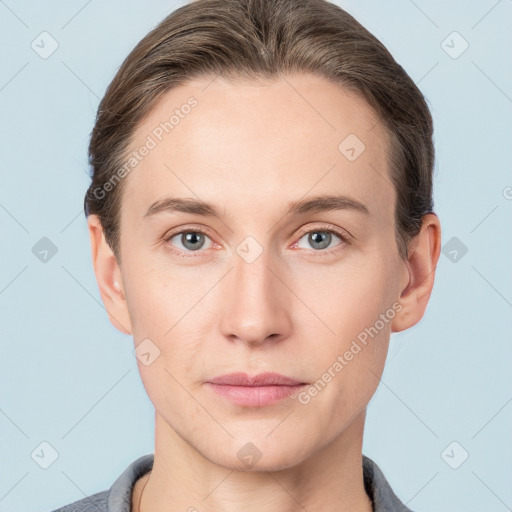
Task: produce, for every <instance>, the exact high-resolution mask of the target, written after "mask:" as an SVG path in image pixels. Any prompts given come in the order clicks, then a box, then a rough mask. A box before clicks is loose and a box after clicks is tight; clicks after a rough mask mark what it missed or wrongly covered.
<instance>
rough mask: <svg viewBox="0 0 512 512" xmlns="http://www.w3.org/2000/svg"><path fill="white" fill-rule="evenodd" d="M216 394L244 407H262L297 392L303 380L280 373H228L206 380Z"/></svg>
mask: <svg viewBox="0 0 512 512" xmlns="http://www.w3.org/2000/svg"><path fill="white" fill-rule="evenodd" d="M206 384H207V386H208V387H209V388H211V389H212V390H213V391H215V392H216V393H217V394H219V395H221V396H223V397H224V398H227V399H228V400H230V401H231V402H233V403H235V404H237V405H240V406H244V407H263V406H266V405H270V404H273V403H276V402H279V401H280V400H282V399H284V398H287V397H290V396H291V395H293V394H295V393H298V392H299V391H300V389H301V388H302V387H303V386H306V383H305V382H301V381H298V380H296V379H292V378H291V377H286V376H284V375H280V374H279V373H271V372H267V373H260V374H259V375H254V376H252V377H251V376H249V375H247V374H246V373H241V372H238V373H229V374H226V375H221V376H219V377H215V378H214V379H211V380H209V381H208V382H206Z"/></svg>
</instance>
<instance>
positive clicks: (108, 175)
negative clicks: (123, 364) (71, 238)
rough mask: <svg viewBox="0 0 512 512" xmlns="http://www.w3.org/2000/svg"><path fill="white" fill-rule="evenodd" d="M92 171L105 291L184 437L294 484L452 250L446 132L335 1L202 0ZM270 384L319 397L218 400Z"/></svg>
mask: <svg viewBox="0 0 512 512" xmlns="http://www.w3.org/2000/svg"><path fill="white" fill-rule="evenodd" d="M89 155H90V163H91V166H92V169H93V177H92V183H91V185H90V187H89V189H88V191H87V194H86V197H85V211H86V214H87V216H88V223H89V230H90V235H91V244H92V253H93V262H94V267H95V272H96V276H97V279H98V284H99V287H100V293H101V295H102V299H103V301H104V303H105V307H106V309H107V311H108V314H109V316H110V319H111V321H112V323H113V324H114V325H115V326H116V327H117V328H118V329H120V330H121V331H123V332H125V333H127V334H131V335H133V338H134V342H135V345H136V346H137V347H138V346H139V345H140V346H141V347H142V348H143V350H144V351H147V352H149V353H150V354H152V355H151V356H149V358H146V361H144V362H143V361H141V360H138V366H139V370H140V373H141V378H142V380H143V383H144V386H145V388H146V390H147V392H148V395H149V398H150V399H151V400H152V402H153V404H154V405H155V409H156V413H157V415H158V416H159V417H160V418H161V419H162V420H163V421H164V422H165V423H166V424H167V425H168V426H169V427H170V429H171V430H172V431H173V432H175V433H177V435H179V436H180V437H182V438H183V439H185V440H187V441H188V442H189V444H190V445H192V446H193V447H195V448H196V449H197V450H198V452H199V453H201V454H202V455H204V456H205V457H206V458H207V459H208V460H210V461H213V462H216V463H219V464H221V465H225V466H229V467H240V466H243V464H242V462H241V461H240V459H239V457H237V452H238V450H239V449H240V448H241V447H242V446H244V445H245V443H247V442H252V443H253V445H255V446H256V447H257V448H258V450H260V452H261V453H262V454H263V457H262V459H261V461H260V462H258V464H257V465H256V466H255V469H259V468H267V469H268V468H277V467H280V468H284V467H290V466H293V465H296V464H298V463H300V462H301V461H302V460H305V459H306V458H307V457H308V456H311V455H313V454H314V453H315V452H318V451H319V450H320V449H322V448H324V447H325V446H327V445H328V444H329V443H330V442H332V441H334V440H335V439H338V438H339V437H340V436H341V435H342V434H343V433H344V432H345V431H347V432H348V431H349V427H350V426H351V425H352V424H353V423H354V422H355V421H356V420H357V419H358V418H361V417H364V411H365V408H366V406H367V404H368V402H369V400H370V398H371V396H372V395H373V393H374V392H375V389H376V387H377V385H378V381H379V377H380V375H381V373H382V371H383V367H384V364H385V359H386V354H387V348H388V343H389V337H390V334H391V333H392V332H397V331H401V330H404V329H407V328H409V327H411V326H412V325H414V324H416V323H417V322H418V321H419V320H420V319H421V317H422V316H423V314H424V311H425V308H426V305H427V302H428V299H429V297H430V293H431V290H432V286H433V279H434V274H435V266H436V263H437V259H438V257H439V248H440V243H439V242H440V226H439V221H438V219H437V217H436V215H435V214H434V213H433V201H432V173H433V165H434V150H433V142H432V119H431V116H430V113H429V110H428V107H427V105H426V103H425V100H424V98H423V96H422V94H421V92H420V91H419V90H418V88H417V87H416V86H415V84H414V83H413V82H412V80H411V79H410V77H409V76H408V75H407V74H406V73H405V71H404V70H403V68H402V67H401V66H400V65H399V64H397V63H396V62H395V60H394V59H393V57H392V56H391V55H390V53H389V52H388V51H387V50H386V48H385V47H384V46H383V45H382V44H381V43H380V42H379V41H378V40H377V39H376V38H375V37H374V36H373V35H371V34H370V33H369V32H368V31H367V30H366V29H365V28H364V27H362V26H361V25H360V24H359V23H358V22H357V21H356V20H355V19H354V18H353V17H351V16H350V15H349V14H348V13H346V12H345V11H343V10H342V9H340V8H339V7H337V6H336V5H334V4H331V3H328V2H326V1H324V0H280V1H277V2H276V1H272V2H270V1H266V0H198V1H195V2H192V3H190V4H188V5H185V6H183V7H181V8H179V9H178V10H176V11H174V12H173V13H172V14H171V15H169V16H168V17H167V18H166V19H164V20H163V21H162V22H161V23H160V24H159V25H158V26H157V27H156V28H154V29H153V30H152V31H151V32H150V33H149V34H148V35H147V36H146V37H145V38H144V39H143V40H142V41H141V42H140V43H139V44H138V45H137V46H136V47H135V48H134V49H133V51H132V52H131V53H130V55H129V56H128V57H127V58H126V60H125V61H124V63H123V64H122V66H121V68H120V69H119V71H118V72H117V74H116V76H115V77H114V79H113V81H112V83H111V84H110V86H109V87H108V90H107V92H106V94H105V96H104V98H103V100H102V101H101V103H100V106H99V109H98V115H97V119H96V124H95V127H94V130H93V133H92V137H91V142H90V148H89ZM349 353H350V354H352V355H350V354H349ZM155 356H156V357H155ZM340 357H341V359H340ZM149 360H151V363H150V364H146V363H147V362H148V361H149ZM269 371H270V372H279V373H281V374H284V375H287V376H289V377H292V378H294V379H296V380H298V381H300V382H302V383H305V384H307V386H306V387H303V388H301V393H299V394H297V395H296V396H295V397H291V398H289V399H285V400H281V401H278V402H276V403H274V404H271V405H269V406H265V407H245V406H240V405H236V404H233V403H232V402H231V401H229V400H226V399H225V398H224V397H221V396H219V395H218V394H216V393H215V392H213V391H212V390H211V387H210V386H209V385H208V382H210V381H211V380H212V379H213V378H214V377H217V376H219V375H223V374H226V373H231V372H246V373H248V374H250V375H255V374H259V373H262V372H269ZM315 390H316V391H315ZM191 397H192V400H191ZM199 404H201V406H203V407H201V406H200V405H199ZM204 408H206V409H207V410H208V411H209V412H210V413H211V414H207V413H205V410H204ZM287 411H292V412H293V414H290V415H289V416H287V419H286V421H284V422H283V423H282V425H280V426H279V428H278V429H276V430H275V431H273V432H272V435H269V432H270V431H271V430H272V428H273V426H275V422H276V419H277V418H282V417H283V416H284V415H285V414H286V412H287ZM212 417H214V418H215V419H216V421H214V420H213V419H212ZM205 432H207V435H205ZM290 433H293V435H291V434H290ZM212 441H213V442H212ZM216 441H218V442H216Z"/></svg>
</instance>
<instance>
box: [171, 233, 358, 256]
mask: <svg viewBox="0 0 512 512" xmlns="http://www.w3.org/2000/svg"><path fill="white" fill-rule="evenodd" d="M315 232H321V233H331V234H333V235H336V236H337V237H339V238H340V239H341V242H340V243H339V244H337V245H335V246H334V247H331V248H329V249H319V250H315V249H311V252H312V253H319V254H320V255H325V254H331V253H333V252H336V251H338V250H340V249H341V248H342V247H343V246H344V245H346V244H348V243H350V242H349V240H350V235H349V234H348V233H347V232H345V231H341V230H338V229H334V228H332V227H330V226H327V225H321V226H317V227H315V228H314V229H307V230H301V231H300V232H299V235H298V239H297V241H296V242H294V243H293V245H296V244H297V243H298V242H299V240H300V239H301V238H302V237H303V236H304V235H307V234H308V233H315ZM184 233H201V234H203V235H205V236H209V234H208V232H207V231H206V230H204V229H202V228H195V227H189V228H188V229H181V230H179V231H172V232H170V233H168V234H166V235H164V238H163V240H164V242H166V243H168V244H169V246H170V248H171V250H172V251H173V252H174V253H176V254H178V255H179V256H181V257H182V258H194V257H197V256H200V255H201V253H203V252H204V251H205V250H207V249H203V250H201V249H199V250H198V251H183V250H181V249H176V248H175V247H173V246H172V245H171V244H170V243H169V242H170V240H171V239H172V238H174V237H175V236H176V235H182V234H184ZM188 253H190V255H189V254H188ZM194 253H197V254H194ZM185 254H187V255H186V256H185Z"/></svg>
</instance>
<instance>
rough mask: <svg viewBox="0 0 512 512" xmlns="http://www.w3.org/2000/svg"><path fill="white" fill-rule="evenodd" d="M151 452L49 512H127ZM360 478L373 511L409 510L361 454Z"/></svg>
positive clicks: (382, 476)
mask: <svg viewBox="0 0 512 512" xmlns="http://www.w3.org/2000/svg"><path fill="white" fill-rule="evenodd" d="M153 460H154V455H153V454H152V453H150V454H148V455H143V456H142V457H139V458H138V459H137V460H135V461H134V462H132V463H131V464H130V465H129V466H128V467H127V468H126V469H125V470H124V471H123V472H122V473H121V475H120V476H119V477H118V478H117V480H116V481H115V482H114V483H113V484H112V487H111V488H110V489H109V490H106V491H102V492H98V493H96V494H92V495H91V496H87V498H84V499H82V500H79V501H75V502H74V503H71V504H69V505H66V506H64V507H61V508H59V509H57V510H54V511H53V512H131V501H132V491H133V487H134V485H135V482H136V481H137V480H138V479H139V478H140V477H141V476H143V475H145V474H146V473H148V472H149V471H150V470H151V468H152V467H153ZM363 477H364V486H365V489H366V493H367V494H368V496H369V497H370V499H371V500H372V503H373V512H412V511H411V510H410V509H409V508H407V507H406V506H405V505H404V504H403V503H402V502H401V501H400V500H399V499H398V498H397V496H396V495H395V493H394V492H393V490H392V489H391V487H390V485H389V483H388V481H387V480H386V478H385V476H384V475H383V473H382V471H381V470H380V468H379V466H377V464H376V463H375V462H373V460H371V459H370V458H369V457H366V455H363Z"/></svg>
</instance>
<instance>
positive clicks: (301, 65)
mask: <svg viewBox="0 0 512 512" xmlns="http://www.w3.org/2000/svg"><path fill="white" fill-rule="evenodd" d="M288 72H309V73H313V74H315V75H317V76H321V77H324V78H326V79H328V80H330V81H332V82H334V83H336V84H340V85H342V86H344V87H346V88H347V89H349V90H351V91H353V92H355V93H357V94H359V95H360V96H362V97H363V98H364V99H365V100H366V102H367V103H368V104H369V106H370V107H371V108H372V109H373V110H374V111H375V112H376V114H377V116H378V118H379V120H380V121H381V122H382V124H383V125H384V127H385V128H386V129H387V130H386V131H387V132H388V133H389V140H390V147H389V163H390V169H391V170H390V177H391V180H392V183H393V185H394V187H395V190H396V193H397V200H396V205H395V232H396V241H397V245H398V248H399V252H400V255H401V257H403V258H405V257H407V254H408V252H407V242H408V241H409V240H410V239H411V238H412V237H414V236H415V235H416V234H417V233H418V232H419V229H420V227H421V221H422V216H423V215H425V214H427V213H431V212H432V208H433V199H432V174H433V167H434V147H433V140H432V135H433V126H432V117H431V115H430V112H429V109H428V107H427V104H426V101H425V99H424V97H423V95H422V93H421V91H420V90H419V89H418V87H417V86H416V85H415V84H414V82H413V81H412V79H411V78H410V77H409V76H408V75H407V73H406V72H405V71H404V69H403V68H402V67H401V66H400V65H399V64H398V63H397V62H396V61H395V60H394V58H393V57H392V55H391V54H390V53H389V51H388V50H387V49H386V48H385V46H384V45H383V44H382V43H381V42H380V41H379V40H378V39H376V38H375V36H373V35H372V34H371V33H370V32H368V30H366V29H365V28H364V27H363V26H362V25H361V24H360V23H359V22H358V21H357V20H355V19H354V18H353V17H352V16H351V15H350V14H348V13H347V12H345V11H344V10H343V9H341V8H340V7H338V6H336V5H335V4H332V3H330V2H328V1H326V0H196V1H193V2H191V3H189V4H187V5H185V6H182V7H180V8H178V9H177V10H175V11H174V12H172V13H171V14H170V15H169V16H167V17H166V18H165V19H164V20H163V21H162V22H160V23H159V24H158V25H157V26H156V27H155V28H154V29H153V30H151V31H150V32H149V33H148V34H147V35H146V36H145V37H144V38H143V39H142V40H141V41H140V42H139V43H138V44H137V45H136V46H135V48H134V49H133V50H132V51H131V53H130V54H129V55H128V57H127V58H126V59H125V61H124V62H123V64H122V65H121V67H120V68H119V70H118V72H117V73H116V75H115V77H114V79H113V80H112V82H111V84H110V85H109V87H108V89H107V91H106V93H105V96H104V97H103V99H102V101H101V103H100V105H99V108H98V113H97V116H96V123H95V126H94V129H93V131H92V135H91V141H90V145H89V162H90V165H91V166H92V173H93V174H92V183H91V185H90V187H89V188H88V190H87V193H86V195H85V201H84V210H85V214H86V215H89V214H98V216H99V218H100V221H101V225H102V227H103V230H104V232H105V239H106V240H107V242H108V244H109V245H110V247H111V248H112V250H113V252H114V254H115V255H116V257H117V259H118V261H120V254H119V252H120V251H119V215H120V209H121V208H120V206H121V195H122V190H123V187H122V182H119V185H118V186H116V187H113V188H112V187H111V188H112V190H110V191H109V193H105V189H106V187H105V185H106V184H107V183H109V180H112V177H113V176H114V174H115V173H116V170H118V169H119V168H120V166H121V165H122V163H123V162H124V161H125V159H126V156H127V152H128V146H129V144H130V141H131V137H132V135H133V133H134V131H135V129H136V128H137V126H138V124H139V123H140V122H141V121H142V119H143V117H144V116H145V115H146V114H148V112H149V111H150V110H151V108H152V107H153V106H154V105H155V104H156V102H157V101H158V99H159V98H160V97H161V96H162V94H163V93H165V92H167V91H168V90H170V89H171V88H173V87H176V86H178V85H180V84H183V83H185V82H186V81H188V80H191V79H195V78H199V77H205V78H206V77H215V76H222V77H226V78H230V77H231V78H234V77H244V78H248V79H250V80H251V79H252V80H257V79H259V78H264V79H265V78H269V79H271V78H279V76H280V75H284V74H286V73H288ZM340 142H341V141H340ZM123 181H124V180H123ZM98 191H103V193H98Z"/></svg>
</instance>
